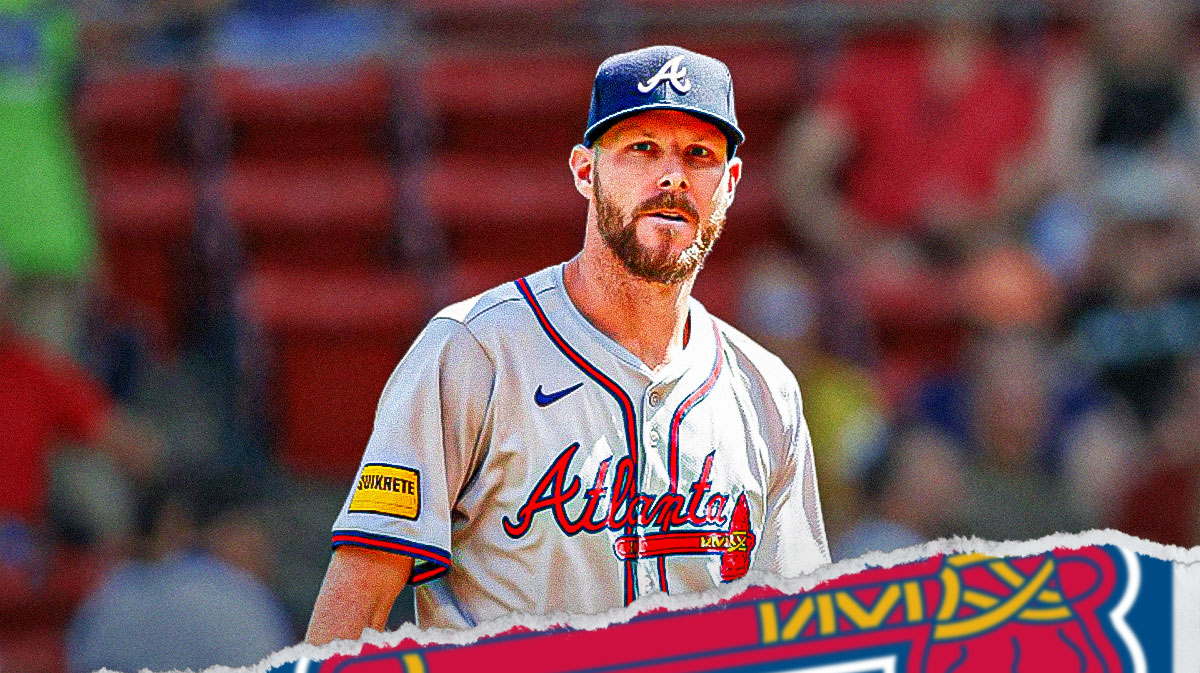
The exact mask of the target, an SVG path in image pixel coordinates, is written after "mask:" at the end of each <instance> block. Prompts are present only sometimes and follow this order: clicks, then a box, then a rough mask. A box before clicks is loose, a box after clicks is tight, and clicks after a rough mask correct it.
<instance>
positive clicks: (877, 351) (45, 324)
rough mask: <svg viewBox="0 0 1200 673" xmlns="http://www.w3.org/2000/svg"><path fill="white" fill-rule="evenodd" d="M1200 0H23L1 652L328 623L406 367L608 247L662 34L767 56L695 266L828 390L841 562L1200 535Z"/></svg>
mask: <svg viewBox="0 0 1200 673" xmlns="http://www.w3.org/2000/svg"><path fill="white" fill-rule="evenodd" d="M1196 9H1197V7H1196V6H1195V5H1194V4H1193V3H1184V2H1171V1H1167V0H1102V1H1099V2H1071V1H1068V0H1059V1H1050V0H1046V1H1032V0H1030V1H1023V2H1006V3H989V2H985V1H983V0H974V1H971V0H952V1H947V2H904V1H902V0H840V1H836V2H820V1H817V0H808V1H803V2H801V1H798V0H797V1H794V2H783V1H782V0H777V1H774V2H772V1H766V0H752V1H750V2H733V1H726V0H714V1H712V2H702V1H700V0H689V1H677V2H668V1H666V0H587V1H584V0H470V1H469V2H460V1H456V0H411V1H410V2H403V3H400V2H396V3H383V2H371V1H368V0H358V1H354V0H343V1H334V0H187V1H182V2H167V1H165V0H141V1H139V0H76V1H60V2H49V1H44V0H0V259H2V260H3V262H2V265H0V269H2V271H0V296H2V299H3V302H2V310H0V468H2V469H3V473H4V474H5V477H6V478H5V481H4V486H3V488H0V671H4V672H6V673H7V672H9V671H58V670H71V671H87V670H92V669H95V668H97V667H100V666H102V665H108V666H110V667H114V668H119V669H121V670H133V669H135V668H138V667H142V666H149V667H151V668H153V669H155V670H166V669H169V668H175V667H184V666H190V667H193V668H198V667H201V666H206V665H211V664H217V663H221V664H230V665H242V664H249V663H253V662H255V661H258V660H259V659H260V658H261V657H263V656H264V655H266V654H268V653H269V652H272V651H275V650H278V649H280V648H282V647H284V646H286V645H289V644H292V643H294V642H297V641H298V640H299V639H300V636H301V634H302V632H303V626H304V624H305V621H306V620H307V617H308V613H309V611H310V610H311V606H312V601H313V598H314V597H315V595H316V592H317V589H318V587H319V584H320V580H321V576H322V573H323V571H324V568H325V565H326V563H327V561H328V557H329V536H328V534H329V526H330V525H331V522H332V520H333V517H334V516H335V514H336V511H337V508H338V506H339V505H340V503H341V500H342V498H343V497H344V496H345V493H346V490H347V488H348V487H349V485H350V482H351V479H352V477H353V473H354V470H355V468H356V466H357V463H358V460H359V457H360V455H361V451H362V448H363V446H364V444H365V442H366V439H367V436H368V434H369V432H370V427H371V420H372V416H373V412H374V408H375V403H376V400H377V398H378V395H379V392H380V390H381V389H382V387H383V383H384V381H385V380H386V378H387V376H388V374H389V373H390V371H391V369H392V367H393V366H394V365H395V363H396V362H397V361H398V360H399V358H400V357H401V355H402V354H403V353H404V350H405V348H406V347H407V345H408V343H410V342H411V340H412V338H413V337H414V336H415V334H416V332H417V331H418V330H419V329H420V328H421V326H422V325H423V323H424V321H425V320H426V319H427V318H428V317H429V316H430V315H431V314H432V312H433V311H435V310H436V309H437V308H439V307H440V306H443V305H445V304H446V303H448V302H451V301H455V300H458V299H461V298H465V297H468V296H471V295H472V294H475V293H477V292H479V291H482V290H483V289H486V288H488V287H491V286H493V285H496V284H499V283H501V282H504V281H506V280H511V279H513V278H515V277H517V276H519V275H521V274H524V273H528V272H530V271H533V270H536V269H538V268H541V267H543V266H547V265H549V264H552V263H555V262H558V261H561V260H563V259H566V258H568V257H570V256H571V255H572V254H573V253H574V252H575V251H576V250H577V249H578V247H579V246H580V244H581V241H582V232H583V220H584V214H585V204H584V202H583V200H582V199H580V198H579V197H578V195H577V194H575V193H574V191H573V188H572V186H571V181H570V178H569V175H568V171H567V167H566V157H567V154H568V150H569V148H570V147H571V145H572V144H574V143H575V142H577V141H578V140H579V139H580V138H581V136H582V132H583V121H584V119H585V118H586V112H587V105H588V95H589V90H590V83H591V77H592V75H593V73H594V70H595V67H596V65H597V64H598V63H599V62H600V60H602V58H604V57H605V56H607V55H609V54H611V53H614V52H616V51H619V50H623V49H627V48H633V47H637V46H641V45H645V44H652V43H675V44H680V45H682V46H685V47H688V48H691V49H695V50H698V51H702V52H705V53H709V54H711V55H713V56H717V57H719V58H722V59H724V60H725V61H726V62H727V63H728V64H729V66H730V68H731V70H732V71H733V75H734V81H735V83H736V89H737V104H738V112H739V118H740V120H741V123H742V126H743V128H744V129H745V130H746V131H747V136H748V140H747V142H746V144H745V145H744V147H743V148H742V149H741V150H740V153H741V154H742V156H744V159H745V164H746V170H745V176H746V177H745V179H744V180H743V182H742V185H741V189H739V194H738V199H737V201H736V203H735V204H734V205H733V207H732V209H731V210H730V215H729V222H728V224H727V226H726V230H725V234H724V236H723V238H722V240H721V242H720V243H718V244H717V247H716V251H715V252H714V254H713V256H712V258H711V259H710V261H709V263H708V264H707V265H706V268H705V270H704V271H703V272H702V273H701V276H700V281H699V283H698V284H697V287H696V290H695V294H696V296H698V297H699V298H700V299H701V300H702V301H703V302H705V304H706V305H707V306H708V307H709V308H710V310H712V311H713V312H714V313H716V314H717V315H718V316H721V317H723V318H725V319H727V320H729V321H730V322H732V323H733V324H734V325H735V326H738V327H739V328H741V329H743V330H744V331H746V332H748V333H749V334H751V335H752V336H753V337H755V338H757V339H759V340H760V341H761V342H763V343H764V344H765V345H766V346H768V348H770V349H771V350H773V351H774V352H775V353H777V354H779V355H780V356H781V357H782V358H783V359H784V360H785V361H786V362H787V363H788V364H789V365H790V366H791V367H792V368H793V369H794V371H795V373H796V376H797V377H798V379H799V380H800V383H801V390H802V391H803V394H804V407H805V412H806V416H807V418H808V421H809V424H810V428H811V432H812V436H813V441H814V445H815V449H816V456H817V461H818V469H819V481H820V489H821V495H822V500H823V505H824V511H825V517H826V520H827V526H828V530H829V535H830V539H831V542H832V547H833V554H834V558H835V560H836V559H841V558H850V557H854V556H858V555H860V554H862V553H864V552H866V551H868V550H871V549H881V550H888V549H893V548H897V547H902V546H907V545H910V544H916V543H919V542H922V541H926V540H930V539H934V538H937V537H942V536H947V535H955V534H957V535H978V536H982V537H985V538H990V539H1028V538H1035V537H1039V536H1042V535H1046V534H1049V533H1052V532H1054V531H1078V530H1083V529H1088V528H1100V527H1113V528H1117V529H1120V530H1122V531H1126V532H1128V533H1131V534H1133V535H1138V536H1143V537H1146V538H1149V539H1151V540H1155V541H1159V542H1164V543H1171V544H1177V545H1184V546H1193V545H1196V544H1197V543H1200V433H1198V432H1197V423H1198V422H1200V358H1198V354H1200V246H1198V245H1197V234H1198V232H1200V210H1198V206H1200V189H1198V187H1200V184H1198V179H1200V150H1198V148H1200V77H1198V76H1200V71H1198V70H1197V68H1196V66H1197V59H1196V56H1197V48H1196V47H1197V44H1196V37H1197V13H1196ZM401 603H403V602H401ZM404 608H405V606H404V605H403V604H401V606H400V608H398V610H397V611H396V614H394V615H393V622H392V625H393V626H395V625H398V624H399V623H400V622H401V621H403V620H404V619H405V618H406V614H407V612H406V610H405V609H404Z"/></svg>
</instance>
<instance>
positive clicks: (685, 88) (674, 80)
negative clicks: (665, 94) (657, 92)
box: [638, 54, 692, 93]
mask: <svg viewBox="0 0 1200 673" xmlns="http://www.w3.org/2000/svg"><path fill="white" fill-rule="evenodd" d="M684 56H685V54H680V55H678V56H676V57H675V58H673V59H671V60H669V61H667V62H666V63H664V64H662V67H661V68H659V69H658V72H657V73H655V74H654V77H651V78H650V79H649V81H647V82H646V83H645V84H642V83H641V82H638V91H641V92H642V93H650V91H651V90H653V89H654V87H656V86H658V85H659V84H662V82H663V80H666V81H667V83H669V84H670V85H671V88H673V89H675V90H676V91H678V92H679V93H687V92H689V91H691V90H692V80H690V79H688V78H687V68H683V67H680V65H681V64H682V63H683V57H684Z"/></svg>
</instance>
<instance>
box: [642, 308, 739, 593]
mask: <svg viewBox="0 0 1200 673" xmlns="http://www.w3.org/2000/svg"><path fill="white" fill-rule="evenodd" d="M713 340H714V341H715V342H716V345H717V357H716V359H715V360H714V361H713V368H712V371H711V372H709V374H708V378H706V379H704V383H701V384H700V387H699V388H697V389H695V390H694V391H692V394H691V395H688V396H687V398H686V399H685V400H684V401H683V402H680V403H679V406H678V407H677V408H676V409H675V413H674V414H672V416H671V430H670V432H669V434H668V440H667V472H668V474H669V475H670V478H671V493H675V492H676V491H677V490H678V489H679V427H680V426H681V425H682V424H683V417H684V416H686V415H687V413H688V412H689V411H691V410H692V407H694V406H696V405H697V404H699V403H700V402H701V401H702V400H703V399H704V398H706V397H708V394H709V393H711V392H712V389H713V387H714V386H715V385H716V383H717V377H719V376H720V375H721V370H722V369H724V367H725V349H724V348H723V347H722V346H723V344H722V342H721V332H720V330H718V329H717V323H716V322H713ZM663 530H664V531H665V530H666V528H664V529H663ZM658 586H659V588H660V589H662V590H663V592H664V593H667V557H666V556H659V557H658Z"/></svg>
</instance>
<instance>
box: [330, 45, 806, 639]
mask: <svg viewBox="0 0 1200 673" xmlns="http://www.w3.org/2000/svg"><path fill="white" fill-rule="evenodd" d="M743 139H744V136H743V134H742V131H741V130H740V129H739V128H738V125H737V118H736V116H735V114H734V105H733V85H732V81H731V78H730V75H729V70H728V69H727V68H726V67H725V64H723V63H721V62H720V61H718V60H715V59H713V58H710V57H707V56H703V55H701V54H696V53H693V52H690V51H686V50H684V49H680V48H678V47H650V48H646V49H640V50H637V51H633V52H629V53H625V54H619V55H616V56H613V57H611V58H609V59H608V60H606V61H604V63H602V64H601V66H600V68H599V70H598V71H597V73H596V79H595V82H594V85H593V89H592V102H591V110H590V113H589V119H588V126H587V130H586V132H585V134H584V141H583V144H581V145H577V146H576V147H575V148H574V149H572V151H571V157H570V166H571V171H572V174H573V177H574V180H575V186H576V189H577V190H578V191H579V192H580V194H582V195H583V196H584V198H586V199H587V200H588V202H589V205H588V217H587V230H586V234H585V238H584V245H583V250H582V251H581V252H580V253H579V254H578V255H577V256H576V257H575V258H574V259H572V260H570V261H568V262H566V263H564V264H560V265H558V266H554V267H551V268H549V269H545V270H542V271H539V272H537V273H534V274H532V275H530V276H526V277H524V278H521V279H518V280H516V281H515V282H512V283H507V284H505V285H502V286H500V287H497V288H495V289H493V290H490V291H488V292H485V293H484V294H482V295H480V296H477V297H474V298H472V299H469V300H467V301H464V302H461V303H458V304H455V305H452V306H450V307H448V308H446V309H444V310H443V311H442V312H441V313H439V314H438V315H437V316H435V317H434V318H433V319H432V320H431V321H430V322H429V325H428V326H427V327H426V328H425V330H424V331H423V332H422V333H421V335H420V336H419V337H418V338H417V340H416V342H415V343H414V344H413V346H412V348H411V349H410V350H409V352H408V353H407V354H406V355H405V356H404V359H403V360H402V361H401V362H400V364H399V366H398V367H397V368H396V371H395V373H394V374H393V375H392V377H391V379H390V380H389V381H388V383H387V386H386V387H385V388H384V391H383V394H382V397H381V399H380V402H379V408H378V410H377V412H376V417H375V428H374V432H373V434H372V436H371V439H370V442H369V443H368V444H367V448H366V451H365V453H364V455H363V460H362V467H361V468H360V471H359V474H358V477H357V479H356V480H355V482H354V486H353V488H352V490H351V492H350V493H349V495H348V497H347V498H346V502H345V504H344V505H343V507H342V511H341V514H340V515H339V516H338V518H337V521H336V522H335V524H334V530H333V545H334V554H333V558H332V561H331V562H330V566H329V570H328V573H327V575H326V578H325V582H324V585H323V587H322V589H321V594H320V596H319V597H318V599H317V602H316V606H315V607H314V609H313V616H312V621H311V623H310V625H309V630H308V636H307V638H308V640H309V642H313V643H323V642H327V641H330V640H333V639H335V638H358V637H359V636H360V635H361V632H362V630H363V628H364V627H371V628H374V629H382V628H383V627H384V625H385V623H386V619H387V616H388V613H389V612H390V610H391V607H392V603H393V601H394V600H395V597H396V595H397V594H398V593H399V591H400V589H401V588H402V587H403V586H404V584H405V583H406V582H408V583H411V584H414V585H417V591H416V594H417V620H418V623H419V625H420V626H421V627H443V628H465V627H470V626H473V625H476V624H479V623H481V622H484V621H486V620H489V619H493V618H496V617H499V616H501V615H505V614H509V613H548V612H558V611H561V612H568V613H596V612H601V611H604V610H608V609H611V608H616V607H620V606H624V605H629V604H630V603H632V602H633V601H634V600H636V599H638V598H639V597H644V596H649V595H653V594H657V593H680V592H689V591H700V590H704V589H711V588H713V587H715V586H718V585H720V584H721V583H722V582H729V581H732V580H735V579H738V578H739V577H742V576H743V575H745V574H746V572H747V571H748V570H749V569H751V568H756V569H764V570H767V571H773V572H776V573H779V574H782V575H797V574H801V573H804V572H807V571H810V570H812V569H814V568H815V567H817V566H818V565H820V564H822V563H827V562H828V561H829V554H828V551H827V548H826V540H825V531H824V525H823V523H822V519H821V509H820V504H819V501H818V499H817V484H816V478H815V475H814V471H813V458H812V447H811V444H810V441H809V434H808V427H807V425H806V424H805V421H804V417H803V415H802V413H801V405H800V392H799V390H798V389H797V385H796V379H795V377H794V376H793V375H792V374H791V373H790V372H789V370H788V369H787V368H786V367H785V366H784V365H783V364H782V363H781V362H780V361H779V360H778V359H777V358H776V357H775V356H773V355H771V354H770V353H768V352H766V351H765V350H763V349H762V348H761V347H759V346H758V345H756V344H755V343H753V342H752V341H751V340H750V339H748V338H747V337H745V336H744V335H742V334H741V333H739V332H737V331H736V330H734V329H733V328H731V327H730V326H728V325H726V324H725V323H723V322H721V321H720V320H718V319H716V318H714V317H713V316H711V315H709V314H708V312H707V311H705V309H704V307H703V306H702V305H700V303H698V302H697V301H695V300H694V299H691V298H690V296H689V295H690V291H691V288H692V283H693V282H694V281H695V278H696V274H697V272H699V270H700V267H701V264H702V263H703V261H704V259H705V256H706V255H707V254H708V252H709V250H710V249H711V248H712V245H713V243H714V242H715V241H716V239H717V237H718V235H719V234H720V231H721V227H722V225H723V222H724V219H725V211H726V208H728V207H729V204H730V203H731V202H732V201H733V197H734V190H735V188H736V186H737V183H738V180H739V178H740V177H741V172H742V162H741V160H740V159H739V158H737V157H736V156H735V151H736V150H737V146H738V144H739V143H740V142H742V140H743Z"/></svg>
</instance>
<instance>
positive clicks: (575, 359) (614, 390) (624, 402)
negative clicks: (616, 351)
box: [516, 278, 638, 605]
mask: <svg viewBox="0 0 1200 673" xmlns="http://www.w3.org/2000/svg"><path fill="white" fill-rule="evenodd" d="M516 286H517V291H518V292H520V293H521V296H522V297H524V298H525V303H527V304H529V308H530V309H532V310H533V315H534V316H535V317H536V318H537V320H538V324H540V325H541V326H542V331H543V332H545V333H546V336H548V337H550V341H551V342H553V343H554V345H555V347H557V348H558V350H559V351H560V352H562V354H563V355H565V356H566V357H567V359H568V360H570V361H571V364H573V365H575V366H576V367H578V368H579V369H580V370H581V371H582V372H583V373H584V374H587V376H588V377H589V378H591V379H592V380H593V381H595V382H596V383H599V384H600V387H602V388H604V390H606V391H607V392H608V394H609V395H612V397H613V399H615V400H616V401H617V404H618V406H620V407H621V416H622V419H623V420H624V421H625V443H626V446H627V447H628V448H629V456H630V458H632V459H633V470H634V472H633V482H634V483H635V484H636V483H637V465H638V431H637V422H636V419H635V417H634V408H633V400H632V399H631V398H630V397H629V395H628V394H627V393H626V392H625V391H624V390H623V389H622V388H621V386H619V385H617V382H616V381H613V380H612V379H610V378H609V377H608V376H606V375H605V374H604V373H603V372H601V371H600V370H599V369H596V368H595V367H594V366H592V363H590V362H588V361H587V360H585V359H584V357H583V356H582V355H580V354H579V352H578V351H576V350H575V349H574V348H572V347H571V345H570V344H568V343H567V341H566V339H564V338H563V337H562V335H561V334H559V333H558V330H557V329H556V328H555V327H554V325H553V324H551V322H550V319H549V318H547V317H546V313H545V312H544V311H542V306H541V304H539V303H538V300H537V298H536V297H535V296H534V295H533V291H532V290H531V289H530V288H529V282H528V281H527V280H526V279H524V278H521V279H519V280H517V281H516ZM627 532H629V533H633V532H634V530H633V527H632V526H630V527H629V528H628V529H627ZM636 582H637V575H636V573H635V572H634V569H633V561H632V560H628V561H626V562H625V605H629V604H630V603H632V602H633V599H634V598H635V597H636V593H637V587H636Z"/></svg>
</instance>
